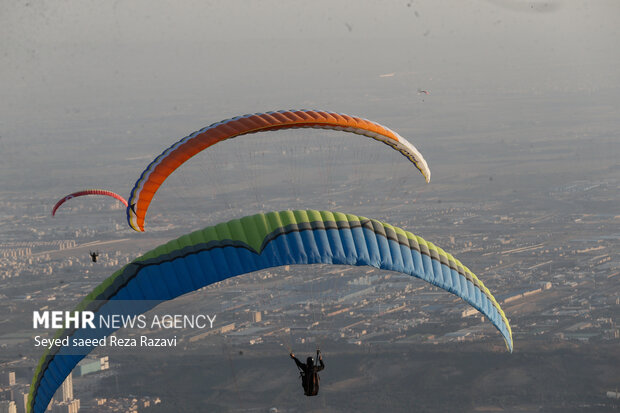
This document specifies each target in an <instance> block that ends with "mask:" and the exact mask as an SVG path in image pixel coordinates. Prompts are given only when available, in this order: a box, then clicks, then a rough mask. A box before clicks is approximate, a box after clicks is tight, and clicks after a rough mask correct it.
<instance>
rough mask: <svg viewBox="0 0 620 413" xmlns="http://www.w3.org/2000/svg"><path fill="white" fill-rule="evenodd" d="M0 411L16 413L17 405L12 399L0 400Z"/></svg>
mask: <svg viewBox="0 0 620 413" xmlns="http://www.w3.org/2000/svg"><path fill="white" fill-rule="evenodd" d="M0 413H17V406H16V405H15V402H14V401H13V400H2V401H0Z"/></svg>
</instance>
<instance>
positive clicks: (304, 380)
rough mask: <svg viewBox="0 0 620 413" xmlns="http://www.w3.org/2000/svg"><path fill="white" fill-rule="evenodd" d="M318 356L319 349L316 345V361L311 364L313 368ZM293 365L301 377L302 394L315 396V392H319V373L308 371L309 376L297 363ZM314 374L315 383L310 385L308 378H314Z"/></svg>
mask: <svg viewBox="0 0 620 413" xmlns="http://www.w3.org/2000/svg"><path fill="white" fill-rule="evenodd" d="M319 357H321V350H320V349H319V348H318V347H317V349H316V359H315V360H316V361H315V364H314V366H313V369H314V368H315V367H316V366H317V364H316V363H318V361H319ZM295 365H296V366H297V369H298V370H299V377H300V378H301V386H302V387H303V388H304V395H306V396H316V395H317V394H319V375H318V374H317V372H316V371H312V372H310V377H307V376H306V372H305V371H304V370H303V369H302V368H301V367H299V365H298V364H297V363H295ZM315 375H316V383H312V386H311V383H310V382H309V380H314V376H315Z"/></svg>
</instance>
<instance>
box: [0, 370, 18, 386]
mask: <svg viewBox="0 0 620 413" xmlns="http://www.w3.org/2000/svg"><path fill="white" fill-rule="evenodd" d="M0 385H2V386H14V385H15V372H14V371H8V372H7V371H3V372H2V374H0Z"/></svg>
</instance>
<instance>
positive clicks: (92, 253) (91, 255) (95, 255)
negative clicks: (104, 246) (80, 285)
mask: <svg viewBox="0 0 620 413" xmlns="http://www.w3.org/2000/svg"><path fill="white" fill-rule="evenodd" d="M98 256H99V251H95V252H93V251H90V258H91V259H92V260H93V262H97V257H98Z"/></svg>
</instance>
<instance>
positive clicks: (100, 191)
mask: <svg viewBox="0 0 620 413" xmlns="http://www.w3.org/2000/svg"><path fill="white" fill-rule="evenodd" d="M85 195H103V196H109V197H112V198H114V199H118V200H119V201H120V202H122V203H123V205H125V207H127V201H126V200H125V198H123V197H122V196H120V195H119V194H115V193H114V192H112V191H106V190H104V189H85V190H83V191H78V192H74V193H72V194H69V195H67V196H65V197H64V198H62V199H61V200H60V201H58V202H56V205H54V208H52V216H54V215H56V210H57V209H58V208H59V207H60V206H61V205H62V204H64V203H65V202H67V201H68V200H70V199H73V198H77V197H79V196H85Z"/></svg>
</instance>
